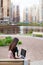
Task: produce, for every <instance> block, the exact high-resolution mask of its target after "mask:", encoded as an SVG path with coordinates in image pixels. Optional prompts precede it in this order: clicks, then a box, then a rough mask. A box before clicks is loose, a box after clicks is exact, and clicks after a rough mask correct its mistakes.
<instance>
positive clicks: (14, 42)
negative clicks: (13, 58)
mask: <svg viewBox="0 0 43 65" xmlns="http://www.w3.org/2000/svg"><path fill="white" fill-rule="evenodd" d="M18 41H19V39H18V38H14V39H13V41H12V43H11V44H10V46H9V50H11V51H12V50H13V49H14V48H15V47H16V45H17V43H18Z"/></svg>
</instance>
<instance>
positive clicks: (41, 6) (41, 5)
mask: <svg viewBox="0 0 43 65" xmlns="http://www.w3.org/2000/svg"><path fill="white" fill-rule="evenodd" d="M39 9H40V22H43V0H39Z"/></svg>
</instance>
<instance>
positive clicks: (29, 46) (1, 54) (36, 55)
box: [0, 37, 43, 61]
mask: <svg viewBox="0 0 43 65" xmlns="http://www.w3.org/2000/svg"><path fill="white" fill-rule="evenodd" d="M19 39H20V40H22V42H23V44H22V45H21V46H19V47H18V49H19V50H20V49H21V48H25V49H26V50H27V54H26V57H27V58H29V59H30V60H31V61H36V60H43V40H41V42H40V40H39V39H37V40H38V43H37V40H34V39H32V38H28V37H26V38H23V37H19ZM30 40H31V42H32V43H30ZM7 56H8V47H0V58H4V59H5V58H8V57H7Z"/></svg>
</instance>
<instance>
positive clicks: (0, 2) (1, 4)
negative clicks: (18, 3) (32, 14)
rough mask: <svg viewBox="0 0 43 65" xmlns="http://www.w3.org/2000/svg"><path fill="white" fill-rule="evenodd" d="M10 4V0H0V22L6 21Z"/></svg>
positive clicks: (8, 17) (8, 16)
mask: <svg viewBox="0 0 43 65" xmlns="http://www.w3.org/2000/svg"><path fill="white" fill-rule="evenodd" d="M10 4H11V0H0V9H1V12H0V13H1V16H0V17H1V19H0V20H2V21H1V23H8V21H9V19H10Z"/></svg>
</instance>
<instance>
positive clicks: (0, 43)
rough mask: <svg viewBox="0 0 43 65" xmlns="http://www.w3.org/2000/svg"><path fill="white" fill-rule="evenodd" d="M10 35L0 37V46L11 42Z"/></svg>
mask: <svg viewBox="0 0 43 65" xmlns="http://www.w3.org/2000/svg"><path fill="white" fill-rule="evenodd" d="M12 40H13V39H12V37H10V36H9V37H6V38H5V39H0V46H8V45H9V44H10V43H11V42H12Z"/></svg>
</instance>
